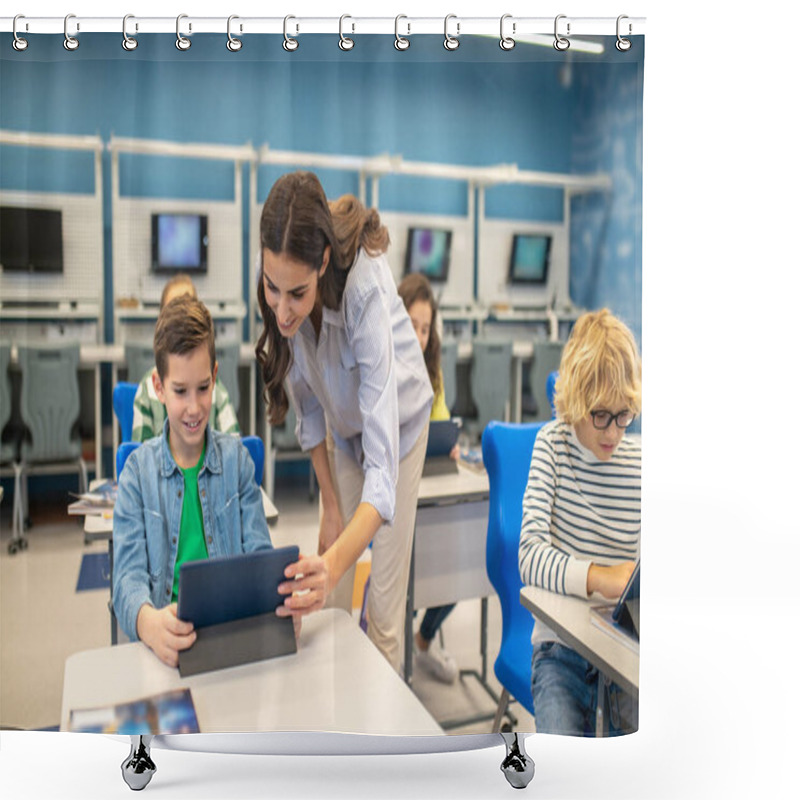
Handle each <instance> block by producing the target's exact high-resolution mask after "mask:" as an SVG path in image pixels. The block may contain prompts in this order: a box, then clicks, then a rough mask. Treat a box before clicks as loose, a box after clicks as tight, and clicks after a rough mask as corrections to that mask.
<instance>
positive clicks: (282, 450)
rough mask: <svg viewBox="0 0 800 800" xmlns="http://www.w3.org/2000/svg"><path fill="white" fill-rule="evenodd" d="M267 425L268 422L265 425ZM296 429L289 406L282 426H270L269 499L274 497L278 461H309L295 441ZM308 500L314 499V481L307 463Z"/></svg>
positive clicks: (312, 473)
mask: <svg viewBox="0 0 800 800" xmlns="http://www.w3.org/2000/svg"><path fill="white" fill-rule="evenodd" d="M267 424H268V425H269V422H268V423H267ZM296 427H297V415H296V414H295V413H294V409H293V408H292V406H291V404H290V405H289V410H288V411H287V412H286V419H285V420H284V421H283V425H273V426H272V447H271V448H270V452H269V454H268V455H267V457H268V458H269V486H267V494H268V495H269V496H270V497H275V464H276V462H278V461H293V460H298V459H302V458H307V459H310V455H309V454H308V453H304V452H303V451H302V449H301V448H300V442H298V441H297V435H296V434H295V428H296ZM308 472H309V475H308V498H309V500H313V499H314V495H315V485H316V479H315V477H314V468H313V467H312V466H311V464H310V461H309V467H308Z"/></svg>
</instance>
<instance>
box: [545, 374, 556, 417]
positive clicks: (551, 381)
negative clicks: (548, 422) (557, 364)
mask: <svg viewBox="0 0 800 800" xmlns="http://www.w3.org/2000/svg"><path fill="white" fill-rule="evenodd" d="M557 380H558V370H554V371H553V372H551V373H550V374H549V375H548V376H547V402H548V403H550V418H551V419H555V418H556V381H557Z"/></svg>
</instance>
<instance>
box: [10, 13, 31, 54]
mask: <svg viewBox="0 0 800 800" xmlns="http://www.w3.org/2000/svg"><path fill="white" fill-rule="evenodd" d="M18 19H25V15H24V14H17V16H16V17H14V23H13V25H12V26H11V30H12V32H13V33H14V41H13V42H12V43H11V45H12V47H13V48H14V49H15V50H16V51H17V52H18V53H21V52H22V51H23V50H27V48H28V40H27V39H23V38H22V37H21V36H20V35H19V34H18V33H17V20H18ZM25 27H26V28H27V24H26V26H25Z"/></svg>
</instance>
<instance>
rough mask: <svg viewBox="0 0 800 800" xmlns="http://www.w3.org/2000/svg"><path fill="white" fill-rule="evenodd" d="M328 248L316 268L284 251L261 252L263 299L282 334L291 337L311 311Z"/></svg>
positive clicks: (266, 250) (326, 266) (326, 265)
mask: <svg viewBox="0 0 800 800" xmlns="http://www.w3.org/2000/svg"><path fill="white" fill-rule="evenodd" d="M329 259H330V247H326V248H325V253H324V255H323V258H322V266H321V267H320V269H319V271H317V270H315V269H314V268H313V267H311V266H309V265H308V264H305V263H303V262H302V261H297V260H295V259H294V258H292V257H291V256H289V255H287V254H286V253H273V252H272V251H271V250H268V249H267V248H264V250H263V252H262V280H263V281H264V298H265V299H266V301H267V305H268V306H269V307H270V308H271V309H272V313H273V314H275V319H276V321H277V323H278V330H279V331H280V333H281V336H283V337H285V338H287V339H288V338H291V337H292V336H294V335H295V333H297V331H298V329H299V328H300V325H301V324H302V323H303V320H304V319H305V318H306V317H307V316H309V314H311V312H312V310H313V309H314V305H315V303H316V301H317V296H318V286H319V279H320V278H321V277H322V276H323V275H324V274H325V270H326V269H327V268H328V261H329Z"/></svg>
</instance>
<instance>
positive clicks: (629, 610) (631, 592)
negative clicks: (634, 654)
mask: <svg viewBox="0 0 800 800" xmlns="http://www.w3.org/2000/svg"><path fill="white" fill-rule="evenodd" d="M640 563H641V562H640V561H637V562H636V566H635V567H634V568H633V572H632V573H631V577H630V578H628V583H627V584H626V586H625V590H624V591H623V592H622V594H621V595H620V598H619V602H618V603H617V607H616V608H615V609H614V613H613V614H612V615H611V616H612V618H613V620H614V622H618V623H619V624H620V625H622V627H623V628H626V629H627V630H629V631H632V632H633V633H635V634H636V635H637V636H638V635H639V574H640V569H639V566H640Z"/></svg>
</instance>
